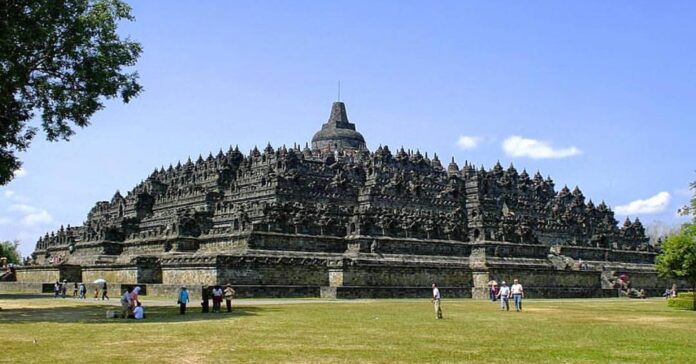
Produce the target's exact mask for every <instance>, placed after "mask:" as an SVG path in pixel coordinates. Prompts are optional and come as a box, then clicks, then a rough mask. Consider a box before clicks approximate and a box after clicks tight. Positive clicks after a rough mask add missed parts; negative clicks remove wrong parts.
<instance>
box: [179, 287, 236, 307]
mask: <svg viewBox="0 0 696 364" xmlns="http://www.w3.org/2000/svg"><path fill="white" fill-rule="evenodd" d="M235 294H236V292H235V290H234V288H232V286H231V285H230V284H227V285H225V286H224V288H223V286H220V285H217V286H214V287H213V288H212V289H211V290H210V293H209V292H208V290H207V289H203V297H202V301H201V307H202V308H203V312H204V313H206V312H209V311H210V302H209V300H210V298H212V299H213V309H212V312H216V313H220V311H221V306H222V300H223V299H224V300H225V303H226V306H227V312H232V299H233V298H234V296H235ZM189 301H190V296H189V292H188V290H187V289H186V286H182V287H181V288H179V294H178V297H177V301H176V303H177V304H178V305H179V314H180V315H185V314H186V305H187V304H188V303H189Z"/></svg>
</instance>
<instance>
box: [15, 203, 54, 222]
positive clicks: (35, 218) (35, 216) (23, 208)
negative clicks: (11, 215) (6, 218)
mask: <svg viewBox="0 0 696 364" xmlns="http://www.w3.org/2000/svg"><path fill="white" fill-rule="evenodd" d="M8 210H9V211H14V212H19V213H20V214H23V215H24V216H22V218H21V222H22V224H24V225H26V226H34V225H46V224H50V223H52V222H53V216H51V214H49V213H48V211H46V210H44V209H42V208H38V207H34V206H31V205H27V204H24V203H17V204H14V205H10V207H9V209H8Z"/></svg>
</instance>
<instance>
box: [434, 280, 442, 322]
mask: <svg viewBox="0 0 696 364" xmlns="http://www.w3.org/2000/svg"><path fill="white" fill-rule="evenodd" d="M440 298H441V297H440V290H439V289H438V288H437V285H436V284H435V283H433V307H434V308H435V319H436V320H442V306H441V305H440Z"/></svg>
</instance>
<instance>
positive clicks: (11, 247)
mask: <svg viewBox="0 0 696 364" xmlns="http://www.w3.org/2000/svg"><path fill="white" fill-rule="evenodd" d="M2 257H5V258H7V263H13V264H20V263H21V262H22V255H21V254H19V241H17V240H15V241H9V240H6V241H3V242H0V258H2Z"/></svg>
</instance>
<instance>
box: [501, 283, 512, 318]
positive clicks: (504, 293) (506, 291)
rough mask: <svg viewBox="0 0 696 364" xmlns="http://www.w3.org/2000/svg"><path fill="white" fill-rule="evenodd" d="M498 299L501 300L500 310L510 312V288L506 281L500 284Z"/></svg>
mask: <svg viewBox="0 0 696 364" xmlns="http://www.w3.org/2000/svg"><path fill="white" fill-rule="evenodd" d="M498 298H500V310H501V311H504V310H507V311H510V302H509V301H508V299H509V298H510V287H508V285H507V283H505V281H502V282H501V283H500V290H499V291H498Z"/></svg>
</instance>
